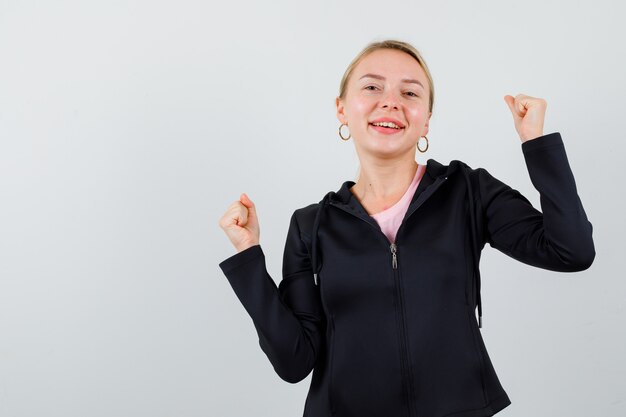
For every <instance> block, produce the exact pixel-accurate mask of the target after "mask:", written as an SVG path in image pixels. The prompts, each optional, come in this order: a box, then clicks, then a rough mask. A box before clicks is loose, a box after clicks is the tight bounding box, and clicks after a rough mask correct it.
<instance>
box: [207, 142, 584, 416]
mask: <svg viewBox="0 0 626 417" xmlns="http://www.w3.org/2000/svg"><path fill="white" fill-rule="evenodd" d="M521 148H522V151H523V154H524V158H525V160H526V165H527V168H528V172H529V174H530V179H531V181H532V183H533V185H534V187H535V188H536V189H537V191H539V193H540V202H541V208H542V211H543V213H542V212H540V211H538V210H537V209H535V208H534V207H533V206H532V204H531V203H530V202H529V201H528V200H527V199H526V198H525V197H524V196H523V195H521V194H520V193H519V192H518V191H516V190H515V189H513V188H511V187H509V186H508V185H506V184H504V183H503V182H501V181H499V180H498V179H496V178H495V177H493V176H492V175H491V174H490V173H489V172H488V171H487V170H485V169H484V168H477V169H472V168H470V167H469V166H468V165H467V164H465V163H463V162H461V161H458V160H454V161H451V162H450V164H449V165H442V164H441V163H439V162H437V161H435V160H434V159H429V160H428V161H427V166H426V172H425V173H424V176H423V177H422V179H421V181H420V183H419V186H418V188H417V190H416V191H415V194H414V195H413V198H412V200H411V203H410V205H409V208H408V210H407V212H406V214H405V217H404V219H403V221H402V224H401V226H400V228H399V229H398V233H397V236H396V241H395V243H391V244H390V242H389V240H388V239H387V237H386V236H385V234H384V233H383V232H382V231H381V229H380V227H379V226H378V223H377V222H376V220H375V219H374V218H372V217H371V216H369V215H368V214H367V212H366V211H365V209H364V208H363V206H362V205H361V204H360V202H359V201H358V199H356V198H355V197H354V196H353V195H352V193H351V191H350V187H351V186H353V185H354V182H352V181H346V182H344V183H343V184H342V186H341V188H340V189H339V190H338V191H337V192H333V191H331V192H329V193H327V194H326V195H325V196H324V198H323V199H322V201H320V203H317V204H311V205H308V206H306V207H302V208H299V209H297V210H295V212H294V213H293V215H292V217H291V221H290V224H289V231H288V234H287V241H286V244H285V249H284V257H283V279H282V281H281V282H280V284H279V286H278V287H277V286H276V284H275V282H274V280H273V279H272V278H271V277H270V275H269V274H268V273H267V270H266V265H265V257H264V254H263V251H262V249H261V246H260V245H256V246H252V247H250V248H248V249H246V250H243V251H241V252H239V253H237V254H235V255H233V256H231V257H229V258H227V259H226V260H224V261H222V262H221V263H220V264H219V266H220V268H221V269H222V271H223V273H224V274H225V275H226V277H227V279H228V281H229V282H230V284H231V286H232V288H233V290H234V291H235V293H236V295H237V297H238V298H239V300H240V301H241V303H242V304H243V306H244V307H245V309H246V310H247V312H248V314H249V315H250V317H251V318H252V321H253V324H254V326H255V328H256V331H257V333H258V336H259V344H260V347H261V349H262V350H263V351H264V352H265V354H266V355H267V357H268V359H269V360H270V362H271V364H272V366H273V367H274V369H275V371H276V373H277V374H278V375H279V376H280V377H281V378H282V379H284V380H285V381H288V382H291V383H296V382H299V381H301V380H302V379H304V378H305V377H306V376H307V375H309V373H310V372H311V370H313V377H312V379H311V385H310V388H309V392H308V395H307V398H306V404H305V408H304V416H305V417H307V416H308V417H328V416H331V415H334V416H337V417H404V416H406V417H444V416H453V417H482V416H491V415H494V414H495V413H497V412H498V411H500V410H502V409H503V408H504V407H506V406H508V405H509V404H511V401H510V399H509V397H508V395H507V393H506V392H505V391H504V389H503V388H502V386H501V384H500V381H499V380H498V377H497V375H496V372H495V370H494V367H493V365H492V363H491V360H490V359H489V355H488V353H487V350H486V348H485V345H484V343H483V339H482V336H481V332H480V327H481V325H482V305H481V300H480V271H479V267H478V265H479V261H480V253H481V250H482V248H483V247H484V246H485V243H487V242H488V243H489V244H490V245H491V246H492V247H494V248H496V249H498V250H499V251H501V252H503V253H505V254H506V255H508V256H510V257H512V258H514V259H517V260H519V261H521V262H524V263H526V264H528V265H532V266H535V267H538V268H543V269H548V270H552V271H561V272H574V271H582V270H585V269H587V268H589V266H590V265H591V264H592V262H593V260H594V258H595V248H594V243H593V239H592V225H591V223H590V222H589V221H588V219H587V216H586V214H585V211H584V209H583V206H582V203H581V201H580V198H579V197H578V193H577V189H576V184H575V181H574V176H573V174H572V171H571V169H570V166H569V162H568V160H567V156H566V153H565V147H564V145H563V141H562V138H561V135H560V134H559V133H558V132H556V133H551V134H548V135H544V136H541V137H539V138H536V139H533V140H530V141H526V142H524V143H522V144H521ZM502 272H503V273H506V271H502ZM476 307H478V313H479V316H478V321H477V320H476V316H475V315H474V311H475V309H476Z"/></svg>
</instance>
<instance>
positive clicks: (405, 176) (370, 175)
mask: <svg viewBox="0 0 626 417" xmlns="http://www.w3.org/2000/svg"><path fill="white" fill-rule="evenodd" d="M417 167H418V164H417V162H416V161H415V159H414V158H412V159H404V160H401V161H398V160H395V161H377V162H371V163H364V164H363V163H362V165H361V172H360V175H359V179H358V180H357V181H356V183H355V184H354V186H352V193H353V194H355V195H356V196H357V197H358V198H359V200H360V201H363V200H368V201H385V200H388V199H393V198H396V197H398V196H402V195H403V194H404V193H405V192H406V190H407V189H408V188H409V185H411V181H412V180H413V178H414V177H415V173H416V171H417Z"/></svg>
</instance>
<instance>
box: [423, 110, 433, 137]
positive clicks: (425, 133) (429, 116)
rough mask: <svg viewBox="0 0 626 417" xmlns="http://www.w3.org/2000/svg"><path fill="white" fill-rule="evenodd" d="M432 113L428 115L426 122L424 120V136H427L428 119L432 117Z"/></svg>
mask: <svg viewBox="0 0 626 417" xmlns="http://www.w3.org/2000/svg"><path fill="white" fill-rule="evenodd" d="M432 115H433V112H430V113H428V120H426V124H425V125H424V128H425V129H426V131H425V132H424V136H428V124H429V123H430V118H431V117H432Z"/></svg>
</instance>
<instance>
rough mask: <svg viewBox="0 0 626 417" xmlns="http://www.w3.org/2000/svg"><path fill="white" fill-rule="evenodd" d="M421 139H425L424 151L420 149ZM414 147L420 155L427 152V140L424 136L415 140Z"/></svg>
mask: <svg viewBox="0 0 626 417" xmlns="http://www.w3.org/2000/svg"><path fill="white" fill-rule="evenodd" d="M422 138H424V139H426V149H424V150H421V149H420V139H422ZM415 146H416V147H417V150H418V151H420V152H421V153H424V152H426V151H427V150H428V138H427V137H426V136H422V137H421V138H419V139H418V140H417V143H416V144H415Z"/></svg>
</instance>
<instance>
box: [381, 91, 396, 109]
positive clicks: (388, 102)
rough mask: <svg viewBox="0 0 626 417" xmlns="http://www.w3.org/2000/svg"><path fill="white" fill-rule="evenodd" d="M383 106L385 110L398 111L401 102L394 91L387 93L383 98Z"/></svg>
mask: <svg viewBox="0 0 626 417" xmlns="http://www.w3.org/2000/svg"><path fill="white" fill-rule="evenodd" d="M381 104H382V107H383V108H384V109H385V108H391V109H397V108H398V105H399V100H398V97H396V94H395V93H394V92H393V91H387V92H386V93H385V95H384V96H383V97H382V100H381Z"/></svg>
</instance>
